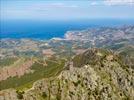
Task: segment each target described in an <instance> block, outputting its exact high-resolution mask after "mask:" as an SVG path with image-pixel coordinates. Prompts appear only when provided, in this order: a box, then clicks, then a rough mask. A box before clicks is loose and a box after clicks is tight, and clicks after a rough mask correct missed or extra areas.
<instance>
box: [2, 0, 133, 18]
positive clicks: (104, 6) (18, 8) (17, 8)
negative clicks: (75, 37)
mask: <svg viewBox="0 0 134 100" xmlns="http://www.w3.org/2000/svg"><path fill="white" fill-rule="evenodd" d="M0 2H1V3H0V8H1V11H0V13H1V14H0V20H14V19H15V20H16V19H28V20H74V19H105V18H108V19H109V18H110V19H134V0H0Z"/></svg>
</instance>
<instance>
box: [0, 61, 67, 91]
mask: <svg viewBox="0 0 134 100" xmlns="http://www.w3.org/2000/svg"><path fill="white" fill-rule="evenodd" d="M60 62H61V63H54V62H51V61H47V64H48V66H43V65H42V64H39V63H37V62H35V63H34V64H33V65H32V66H31V69H32V70H34V73H29V74H25V75H23V76H22V77H20V78H19V77H17V76H16V77H13V78H8V79H7V80H4V81H1V82H0V90H2V89H7V88H17V89H24V88H29V87H31V86H32V83H33V82H35V81H37V80H39V79H41V78H47V77H51V76H54V75H56V74H57V73H59V72H60V71H61V70H62V69H63V67H64V62H65V61H64V60H60Z"/></svg>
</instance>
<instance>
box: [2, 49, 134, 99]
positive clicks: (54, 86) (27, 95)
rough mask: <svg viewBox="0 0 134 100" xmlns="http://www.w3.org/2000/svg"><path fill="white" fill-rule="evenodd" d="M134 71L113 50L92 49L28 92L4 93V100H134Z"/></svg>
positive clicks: (14, 91)
mask: <svg viewBox="0 0 134 100" xmlns="http://www.w3.org/2000/svg"><path fill="white" fill-rule="evenodd" d="M133 94H134V69H133V67H132V66H131V67H130V66H128V65H127V64H125V63H124V60H122V57H121V56H120V55H119V54H117V53H114V52H113V51H110V50H104V49H97V48H93V49H88V50H86V51H85V52H84V53H81V54H78V55H76V56H74V57H73V58H72V59H71V60H70V61H69V62H68V63H66V64H65V70H63V71H62V72H61V73H60V74H59V75H57V76H55V77H52V78H46V79H42V80H39V81H37V82H35V83H34V84H33V87H32V88H31V89H28V90H23V91H20V90H19V91H17V90H15V89H7V90H2V91H0V100H20V99H21V100H134V95H133Z"/></svg>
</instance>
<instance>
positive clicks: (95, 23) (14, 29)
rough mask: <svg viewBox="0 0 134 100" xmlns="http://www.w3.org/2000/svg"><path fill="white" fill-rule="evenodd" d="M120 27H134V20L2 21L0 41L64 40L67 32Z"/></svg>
mask: <svg viewBox="0 0 134 100" xmlns="http://www.w3.org/2000/svg"><path fill="white" fill-rule="evenodd" d="M122 25H134V20H128V19H125V20H123V19H92V20H91V19H90V20H68V21H67V20H64V21H59V20H47V21H41V20H38V21H35V20H2V21H1V22H0V39H3V38H15V39H20V38H31V39H32V38H33V39H46V40H47V39H51V38H54V37H58V38H64V35H65V33H66V32H67V31H74V30H83V29H87V28H92V27H111V26H112V27H117V26H122Z"/></svg>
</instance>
